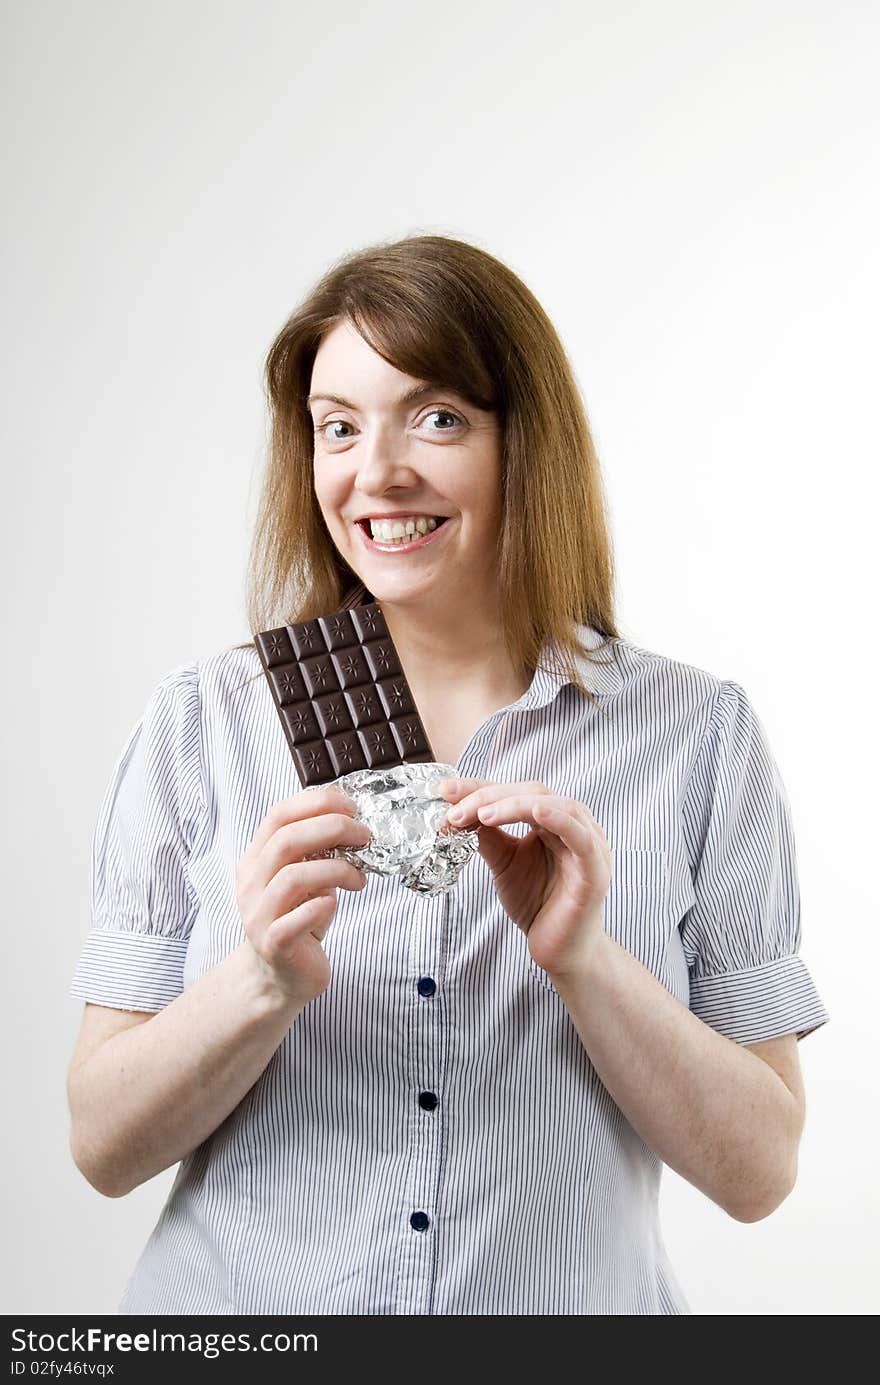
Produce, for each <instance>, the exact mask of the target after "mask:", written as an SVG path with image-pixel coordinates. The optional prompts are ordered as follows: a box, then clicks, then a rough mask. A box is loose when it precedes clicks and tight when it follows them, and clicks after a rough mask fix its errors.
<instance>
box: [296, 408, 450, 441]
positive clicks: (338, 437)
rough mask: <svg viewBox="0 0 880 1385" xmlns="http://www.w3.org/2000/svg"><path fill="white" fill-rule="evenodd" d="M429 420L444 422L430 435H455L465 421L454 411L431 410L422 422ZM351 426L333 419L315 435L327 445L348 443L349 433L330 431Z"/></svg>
mask: <svg viewBox="0 0 880 1385" xmlns="http://www.w3.org/2000/svg"><path fill="white" fill-rule="evenodd" d="M429 418H439V419H443V420H444V423H443V425H442V427H439V428H429V429H428V431H429V432H430V433H453V432H455V430H456V428H458V427H460V426H462V425H463V423H464V419H462V418H461V417H460V415H459V414H456V413H453V411H452V409H431V410H430V411H429V412H428V413H426V414H425V416H424V418H423V419H422V420H421V422H422V423H426V422H427V420H428V419H429ZM351 426H352V425H351V424H350V423H346V421H345V419H344V418H331V419H328V421H327V422H326V423H322V424H320V425H319V426H318V427H317V428H316V429H315V434H316V436H317V437H319V438H322V439H323V441H324V442H326V443H333V442H348V440H349V438H350V436H351V435H350V434H349V433H339V432H331V431H330V430H331V429H338V428H351Z"/></svg>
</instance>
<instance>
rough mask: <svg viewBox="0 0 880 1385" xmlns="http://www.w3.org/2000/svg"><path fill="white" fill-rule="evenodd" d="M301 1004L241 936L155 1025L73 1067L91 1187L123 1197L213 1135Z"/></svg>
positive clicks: (70, 1087)
mask: <svg viewBox="0 0 880 1385" xmlns="http://www.w3.org/2000/svg"><path fill="white" fill-rule="evenodd" d="M305 1003H306V1002H305V1001H303V1002H301V1003H300V1002H298V1001H296V1000H292V999H291V998H290V996H289V995H286V994H283V993H282V992H280V991H279V989H278V988H277V987H276V986H274V985H273V984H272V980H271V978H270V977H269V976H268V974H267V971H266V968H265V966H263V965H262V963H261V959H260V958H259V957H258V956H257V954H256V952H255V951H254V948H253V947H252V946H251V943H250V941H249V940H247V939H246V940H245V941H244V942H243V943H242V944H241V945H240V946H239V947H238V948H236V950H235V951H234V952H232V953H230V954H229V956H228V957H225V958H224V959H223V961H222V962H220V963H218V965H217V966H215V967H212V969H211V970H210V971H208V972H206V973H205V974H204V976H201V977H199V979H198V981H196V982H194V983H193V985H192V986H190V987H188V988H187V990H185V991H183V992H182V993H181V994H180V995H179V996H178V997H177V998H176V999H175V1000H173V1001H172V1002H171V1004H170V1005H168V1006H166V1008H165V1009H164V1010H160V1011H159V1012H158V1013H157V1014H156V1015H155V1016H153V1018H152V1019H150V1020H148V1021H146V1022H145V1023H138V1024H135V1025H133V1027H131V1028H129V1029H126V1030H125V1031H124V1032H122V1033H117V1034H115V1035H114V1036H113V1037H112V1038H110V1039H107V1040H106V1041H105V1042H104V1043H103V1044H101V1046H100V1047H99V1048H98V1049H97V1050H96V1051H95V1052H92V1053H91V1054H90V1055H89V1056H88V1057H87V1058H85V1059H84V1060H83V1061H82V1062H81V1063H76V1062H74V1064H73V1065H72V1066H71V1069H70V1072H69V1074H68V1079H67V1096H68V1103H69V1107H70V1117H71V1129H70V1148H71V1153H72V1155H73V1158H74V1162H75V1163H76V1165H77V1167H78V1168H79V1169H80V1171H81V1172H82V1174H83V1175H84V1176H85V1178H87V1179H88V1181H89V1183H91V1185H92V1187H93V1188H96V1189H97V1191H98V1192H100V1193H104V1194H105V1196H107V1197H122V1196H123V1195H124V1194H125V1193H128V1192H131V1190H132V1189H133V1188H136V1187H138V1186H139V1184H141V1183H145V1182H146V1181H147V1179H149V1178H153V1177H155V1175H156V1174H157V1173H161V1172H162V1170H163V1169H167V1168H168V1167H169V1166H170V1165H172V1164H176V1163H177V1162H178V1160H180V1159H182V1158H183V1157H184V1156H185V1155H187V1154H189V1153H190V1152H191V1151H192V1150H194V1149H195V1148H196V1147H197V1146H198V1145H200V1144H201V1143H202V1141H203V1140H205V1139H207V1137H208V1136H209V1135H211V1134H213V1132H214V1131H215V1130H216V1129H217V1127H218V1126H219V1125H220V1124H221V1123H222V1122H223V1121H224V1120H225V1119H226V1117H227V1116H228V1115H229V1113H230V1112H231V1111H233V1110H234V1109H235V1107H236V1106H237V1105H238V1104H239V1102H240V1101H241V1099H242V1097H244V1096H245V1095H246V1093H247V1092H248V1091H250V1089H251V1087H252V1086H253V1085H254V1083H255V1082H256V1080H257V1078H258V1077H259V1076H260V1074H261V1073H262V1072H263V1071H264V1069H265V1067H266V1065H267V1063H268V1062H269V1059H270V1058H271V1057H272V1054H273V1053H274V1052H275V1050H276V1049H277V1048H278V1045H279V1044H280V1043H281V1041H282V1039H283V1038H284V1035H285V1034H286V1033H287V1031H288V1029H289V1028H290V1026H291V1024H292V1023H293V1021H294V1019H295V1018H296V1016H297V1015H298V1014H299V1012H300V1010H302V1009H303V1008H304V1005H305Z"/></svg>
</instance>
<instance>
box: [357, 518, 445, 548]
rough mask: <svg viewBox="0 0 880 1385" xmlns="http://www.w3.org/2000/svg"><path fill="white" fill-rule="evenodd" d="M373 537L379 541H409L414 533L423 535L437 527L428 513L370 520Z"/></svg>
mask: <svg viewBox="0 0 880 1385" xmlns="http://www.w3.org/2000/svg"><path fill="white" fill-rule="evenodd" d="M370 528H371V530H372V533H373V538H374V539H375V540H376V541H377V542H379V543H396V542H398V543H399V542H407V541H411V540H412V539H413V538H414V536H415V535H416V534H418V535H424V534H428V533H430V532H431V530H432V529H436V528H437V521H436V519H433V518H432V517H431V516H430V515H406V516H404V517H402V518H401V519H373V520H370Z"/></svg>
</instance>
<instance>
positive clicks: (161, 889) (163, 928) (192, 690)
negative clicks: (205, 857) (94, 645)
mask: <svg viewBox="0 0 880 1385" xmlns="http://www.w3.org/2000/svg"><path fill="white" fill-rule="evenodd" d="M203 814H204V800H203V793H202V781H201V717H200V705H199V679H198V665H197V664H195V663H192V664H184V665H181V666H180V667H178V668H176V669H173V670H172V671H171V672H170V673H168V674H166V676H165V677H164V678H163V679H162V680H161V682H160V683H159V684H158V685H157V686H156V687H155V689H154V690H153V692H152V694H151V696H150V698H149V700H148V702H147V706H146V708H145V710H144V712H143V714H142V716H141V717H140V718H139V720H138V721H137V722H136V723H135V725H134V727H133V728H132V730H131V731H130V733H129V735H128V739H127V740H126V742H125V745H124V746H123V748H122V752H121V754H120V755H119V758H118V759H117V761H116V764H115V765H114V767H113V771H112V774H111V775H110V781H109V783H108V785H107V788H106V790H105V793H104V797H103V800H102V802H101V806H100V809H99V812H98V820H97V825H96V827H95V830H94V834H93V837H92V854H91V871H90V895H91V919H92V922H91V929H90V931H89V933H88V935H87V937H86V940H85V944H84V946H83V949H82V952H81V954H80V957H79V961H78V962H77V965H76V969H75V972H74V976H73V982H72V985H71V989H70V994H71V995H72V996H74V997H78V998H80V999H81V1000H87V1001H92V1002H94V1003H95V1004H97V1005H109V1006H114V1007H116V1008H118V1009H123V1010H153V1011H157V1010H161V1009H163V1008H164V1006H166V1005H168V1004H169V1003H170V1002H171V1001H172V1000H173V999H174V998H175V997H176V996H177V995H179V994H180V993H181V991H182V990H183V988H184V987H183V966H184V961H185V959H186V952H187V946H188V939H189V933H190V930H191V928H192V925H193V921H194V919H195V916H196V913H197V911H198V900H197V897H196V894H195V892H194V890H193V887H192V884H191V881H190V877H189V869H188V862H189V856H190V851H191V847H192V844H193V841H194V839H195V836H196V833H197V831H198V828H199V825H200V822H201V821H202V819H203Z"/></svg>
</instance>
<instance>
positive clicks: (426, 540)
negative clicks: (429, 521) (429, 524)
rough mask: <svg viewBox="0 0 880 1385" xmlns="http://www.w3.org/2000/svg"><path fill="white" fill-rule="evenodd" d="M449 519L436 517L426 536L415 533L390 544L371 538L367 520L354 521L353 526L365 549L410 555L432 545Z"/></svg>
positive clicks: (441, 516)
mask: <svg viewBox="0 0 880 1385" xmlns="http://www.w3.org/2000/svg"><path fill="white" fill-rule="evenodd" d="M449 518H450V516H449V515H440V516H438V517H437V523H436V525H435V527H434V528H433V529H429V530H428V532H427V533H426V534H419V533H416V534H414V535H412V537H408V538H406V539H397V540H396V541H394V542H391V543H388V542H383V541H382V540H381V539H374V538H373V536H372V533H371V529H370V522H369V520H368V519H358V520H356V521H355V526H356V528H357V529H359V530H360V532H361V535H362V536H363V542H364V544H365V545H366V547H367V548H369V549H371V550H372V551H373V552H374V553H412V552H413V551H414V550H415V549H419V548H426V547H427V546H428V544H430V543H432V542H433V541H434V539H436V537H437V535H438V534H439V533H440V530H441V529H444V528H445V527H446V525H447V521H448V520H449Z"/></svg>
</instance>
